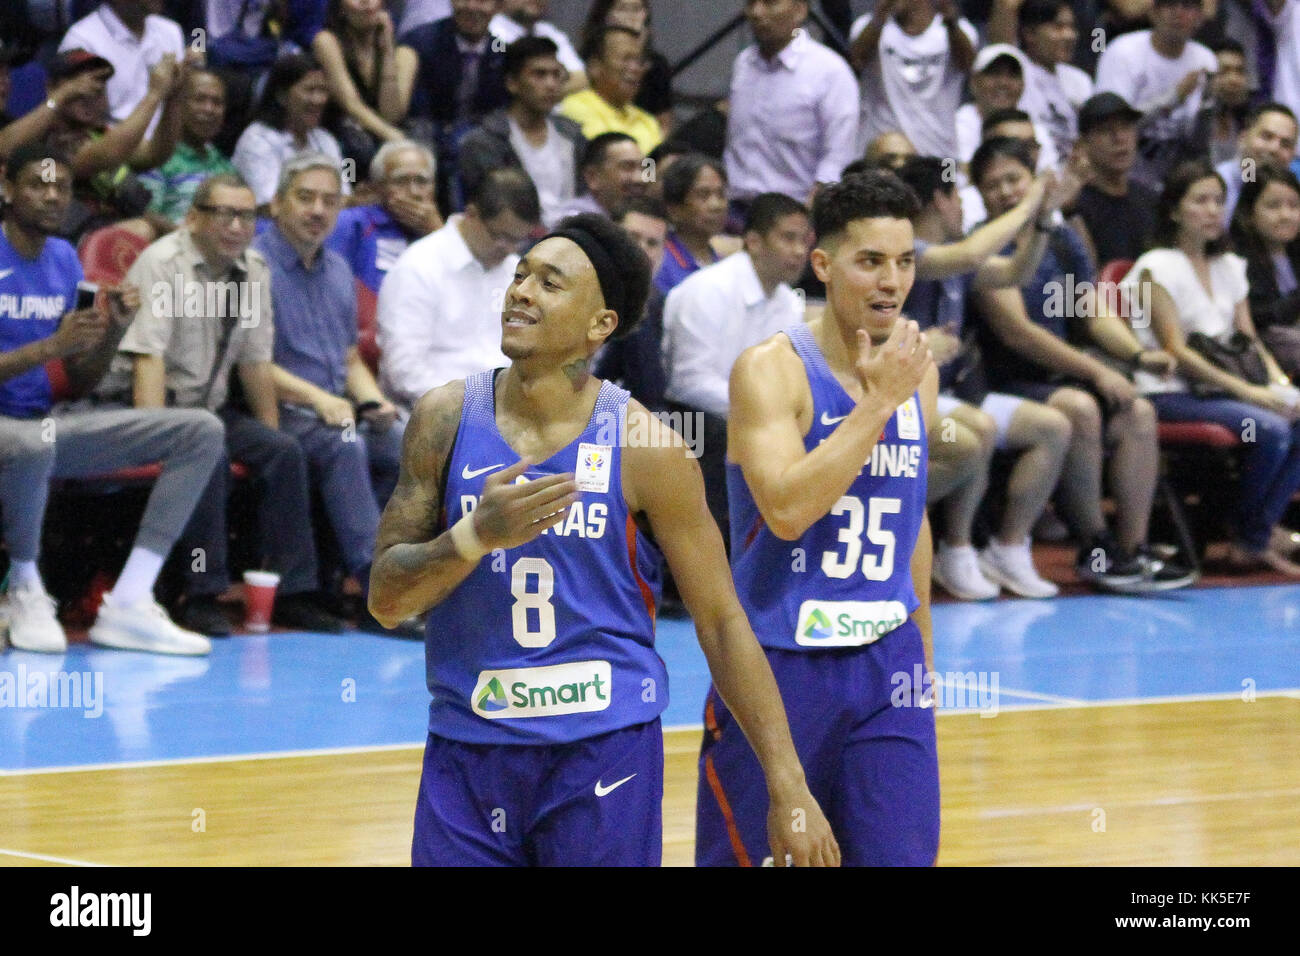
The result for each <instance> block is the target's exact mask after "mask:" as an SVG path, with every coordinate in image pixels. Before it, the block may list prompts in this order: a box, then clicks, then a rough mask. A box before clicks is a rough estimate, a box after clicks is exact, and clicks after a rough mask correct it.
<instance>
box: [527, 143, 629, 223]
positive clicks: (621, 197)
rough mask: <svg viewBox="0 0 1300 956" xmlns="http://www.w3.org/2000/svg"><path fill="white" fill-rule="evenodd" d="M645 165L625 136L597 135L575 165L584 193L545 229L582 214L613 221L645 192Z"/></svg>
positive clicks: (555, 214) (575, 198) (553, 218)
mask: <svg viewBox="0 0 1300 956" xmlns="http://www.w3.org/2000/svg"><path fill="white" fill-rule="evenodd" d="M645 162H646V160H645V157H644V156H643V155H642V154H641V147H640V146H638V145H637V144H636V140H634V139H633V138H632V137H631V136H628V135H627V133H601V134H600V135H599V136H597V137H596V138H595V139H593V140H592V141H591V142H589V143H587V145H586V146H585V147H584V148H583V151H582V158H581V159H580V160H579V161H578V174H579V175H580V176H581V177H582V184H583V186H585V187H586V192H584V193H582V194H581V195H578V196H575V197H574V198H573V199H571V200H569V201H568V202H567V203H566V204H565V205H563V206H561V207H560V209H559V211H558V212H556V213H554V214H553V217H552V219H551V221H550V222H548V223H546V226H547V228H548V229H549V228H551V227H553V226H554V224H555V223H557V222H559V221H560V220H561V219H566V218H568V217H569V216H576V215H579V214H581V213H584V212H592V213H596V214H597V215H599V216H606V217H608V218H610V219H617V218H618V215H619V213H621V212H622V211H623V206H624V205H626V204H627V203H628V201H630V200H631V199H633V198H635V197H637V196H644V195H645V194H646V192H647V189H646V178H647V177H646V167H645Z"/></svg>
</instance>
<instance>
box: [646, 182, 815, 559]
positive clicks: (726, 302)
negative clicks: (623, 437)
mask: <svg viewBox="0 0 1300 956" xmlns="http://www.w3.org/2000/svg"><path fill="white" fill-rule="evenodd" d="M748 216H749V218H748V220H747V221H746V223H745V233H744V240H745V248H744V250H743V251H741V252H737V253H735V254H734V255H731V256H728V257H727V258H725V259H723V260H722V261H721V262H717V263H714V264H713V265H711V266H706V267H704V268H703V269H700V270H699V271H698V272H695V273H693V274H691V275H689V276H687V277H686V278H685V279H684V280H682V282H681V284H680V285H678V286H677V287H676V288H674V289H673V290H672V292H670V293H669V294H668V299H667V301H666V302H665V303H664V334H663V358H664V369H665V371H666V374H667V388H666V389H665V393H664V394H665V397H666V398H667V399H668V402H669V407H670V408H672V409H674V410H680V411H683V412H687V413H690V412H697V411H700V412H704V413H705V416H706V417H705V425H704V435H703V455H702V456H701V458H700V469H701V471H702V472H703V474H704V485H705V493H706V497H707V498H708V501H709V510H710V511H711V512H712V513H713V517H714V520H715V521H717V522H718V527H719V528H720V529H721V530H722V532H723V540H724V541H725V540H727V537H728V535H727V527H728V512H727V494H726V487H727V485H726V421H725V420H726V417H727V412H728V408H729V405H728V403H729V397H728V392H727V384H728V381H729V379H730V377H731V367H732V366H733V365H735V364H736V359H737V358H738V357H739V356H740V353H741V352H743V351H745V349H747V348H749V347H750V346H751V345H757V344H758V343H759V342H761V341H763V340H764V339H766V338H767V337H768V336H771V335H775V334H776V333H777V332H779V331H780V330H781V329H784V328H785V327H786V326H789V325H793V324H795V323H798V322H802V321H803V311H804V310H803V307H804V300H803V296H802V295H800V294H799V293H796V292H795V291H794V289H792V288H791V286H792V285H793V283H795V282H796V281H798V279H799V276H800V275H801V274H802V273H803V270H804V267H805V266H806V265H807V263H808V253H809V251H810V250H811V248H812V228H811V225H810V222H809V218H808V211H807V210H806V209H805V208H804V207H803V205H802V204H801V203H799V202H796V201H795V200H793V199H791V198H790V197H789V196H786V195H784V194H782V193H765V194H763V195H761V196H758V197H756V198H755V199H754V201H753V203H751V204H750V206H749V212H748Z"/></svg>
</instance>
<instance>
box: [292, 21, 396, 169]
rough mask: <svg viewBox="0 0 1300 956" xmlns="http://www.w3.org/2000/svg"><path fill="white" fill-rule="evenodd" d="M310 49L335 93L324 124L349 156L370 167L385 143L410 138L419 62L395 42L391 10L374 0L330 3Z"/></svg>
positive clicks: (326, 83)
mask: <svg viewBox="0 0 1300 956" xmlns="http://www.w3.org/2000/svg"><path fill="white" fill-rule="evenodd" d="M311 51H312V53H313V54H315V56H316V61H317V62H318V63H320V65H321V69H322V70H323V71H324V73H325V85H326V86H327V87H328V88H329V92H330V98H331V103H330V107H329V109H328V110H327V111H326V116H325V120H324V126H325V127H326V129H328V130H329V131H330V132H331V133H333V134H334V138H335V139H337V140H338V141H339V144H340V146H341V148H342V150H343V155H344V156H346V157H347V158H349V159H351V160H353V161H354V162H356V164H357V165H358V166H362V167H365V166H369V165H370V161H371V160H372V159H374V156H375V151H376V150H377V149H379V147H380V146H381V145H383V144H384V143H386V142H393V141H395V140H399V139H405V138H406V134H405V133H403V132H402V130H401V128H400V127H401V124H402V122H403V121H404V120H405V119H406V111H407V109H408V108H409V107H410V104H411V89H412V87H413V86H414V85H415V72H416V68H417V67H418V66H419V61H418V58H417V57H416V55H415V51H414V50H412V49H411V48H410V47H409V46H405V45H398V44H396V43H394V42H393V18H392V17H391V16H390V15H389V13H388V11H387V10H385V9H384V8H383V7H382V6H380V5H379V4H377V3H375V2H374V0H330V2H329V7H328V12H327V13H326V15H325V28H324V29H323V30H321V31H320V32H319V33H317V34H316V37H315V39H313V40H312V41H311Z"/></svg>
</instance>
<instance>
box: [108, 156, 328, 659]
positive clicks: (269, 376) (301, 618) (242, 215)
mask: <svg viewBox="0 0 1300 956" xmlns="http://www.w3.org/2000/svg"><path fill="white" fill-rule="evenodd" d="M255 210H256V200H255V199H254V198H253V191H252V189H250V188H249V186H248V184H247V183H245V182H244V180H243V179H242V178H241V177H240V176H239V175H238V174H236V173H221V174H218V175H216V176H211V177H209V178H208V179H206V180H204V182H203V183H202V184H200V186H199V188H198V190H197V191H196V192H195V194H194V202H193V204H192V205H191V207H190V210H189V212H187V213H186V214H185V220H184V225H182V226H181V228H179V229H177V230H175V231H174V232H171V233H169V234H168V235H166V236H164V237H163V238H161V239H159V240H158V241H157V242H155V243H154V244H153V245H151V246H149V247H148V248H147V249H145V250H144V252H142V253H141V254H140V256H139V258H137V259H136V261H135V262H134V264H133V265H132V266H131V269H130V270H129V272H128V273H127V279H128V281H130V282H132V283H134V284H135V285H136V286H138V287H139V288H140V290H141V302H140V307H139V309H138V310H137V311H136V315H135V318H134V320H133V321H132V322H131V327H130V328H129V329H127V332H126V335H125V336H124V337H123V338H122V342H121V344H120V345H119V346H118V354H117V356H116V357H115V359H114V360H113V365H112V367H111V369H110V371H109V374H108V375H107V376H105V379H104V382H103V384H102V386H101V387H100V390H99V391H100V393H101V395H102V396H104V397H108V398H117V399H125V400H127V401H129V402H131V403H132V404H133V405H135V407H137V408H165V407H174V408H206V409H207V410H209V411H211V412H215V413H216V414H217V415H218V416H219V417H220V418H221V419H222V422H223V423H224V424H225V435H226V441H225V446H226V456H227V457H228V458H229V459H231V460H234V461H238V462H240V463H242V464H243V465H244V466H245V467H247V468H248V469H249V471H250V472H251V473H252V475H253V477H254V479H255V481H256V483H257V488H258V502H257V508H258V513H257V518H258V527H259V542H258V547H259V555H260V557H261V558H262V560H263V561H264V562H265V564H264V567H266V568H268V569H270V570H272V571H275V572H276V573H278V574H279V575H280V586H279V589H278V594H277V597H276V601H275V611H274V616H273V620H274V622H275V623H276V624H279V625H281V626H283V627H291V628H295V629H299V630H311V631H335V632H337V631H341V630H342V629H343V625H342V622H341V621H340V620H339V619H338V618H336V617H334V616H333V615H331V614H329V613H328V612H326V611H325V610H324V609H323V608H321V607H320V606H319V601H318V600H317V598H316V596H315V595H314V593H313V592H315V591H316V590H317V588H318V587H319V581H318V574H317V567H316V549H315V546H314V545H313V542H312V534H311V514H310V510H309V506H310V500H311V499H310V493H309V492H310V486H309V485H308V483H307V481H308V473H307V460H306V458H305V457H304V455H303V452H302V449H301V448H300V447H299V445H298V442H297V441H296V440H295V439H294V438H293V436H291V435H288V434H285V433H284V432H282V431H281V430H280V409H279V405H278V404H277V401H276V386H275V378H274V369H273V365H272V359H273V346H274V325H273V322H272V302H271V281H270V270H269V269H268V268H267V264H266V260H265V259H263V257H262V255H261V254H260V253H258V252H257V251H256V250H253V249H250V248H249V243H250V242H251V241H252V239H253V224H254V221H255V216H256V212H255ZM229 471H230V469H229V467H227V466H226V465H225V464H224V463H223V464H222V465H220V466H218V467H217V469H216V470H215V471H214V472H213V474H212V479H211V481H210V483H209V485H208V487H207V489H206V490H205V491H204V492H203V494H202V496H201V497H200V499H199V503H198V505H197V506H196V507H195V509H194V513H193V515H192V516H191V518H190V523H189V526H188V527H187V528H186V530H185V534H184V535H183V536H182V538H181V542H180V545H179V547H180V550H181V551H182V553H183V554H185V555H187V556H188V557H187V560H186V561H185V568H184V573H185V599H184V603H183V605H182V606H181V607H180V608H179V609H178V611H177V615H178V616H177V620H178V622H179V623H181V624H182V626H184V627H187V628H189V629H190V630H194V631H199V632H201V633H204V634H208V635H211V636H214V637H216V636H225V635H228V634H229V633H230V624H229V621H228V620H227V619H226V617H225V615H224V614H223V613H222V611H221V609H220V607H219V606H218V605H217V600H216V599H217V596H218V595H220V594H221V593H222V592H223V591H225V590H226V589H227V588H228V587H229V586H230V576H229V571H228V566H227V562H226V542H227V531H226V497H227V489H228V482H229V480H230V479H229Z"/></svg>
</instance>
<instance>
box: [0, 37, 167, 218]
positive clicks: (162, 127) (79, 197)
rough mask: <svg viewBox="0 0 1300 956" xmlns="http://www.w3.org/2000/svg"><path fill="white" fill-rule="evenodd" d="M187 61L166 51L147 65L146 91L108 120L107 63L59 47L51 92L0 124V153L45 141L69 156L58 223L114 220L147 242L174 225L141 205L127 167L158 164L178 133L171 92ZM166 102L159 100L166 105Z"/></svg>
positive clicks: (145, 198) (140, 191)
mask: <svg viewBox="0 0 1300 956" xmlns="http://www.w3.org/2000/svg"><path fill="white" fill-rule="evenodd" d="M188 70H189V66H188V64H186V65H183V66H181V67H177V65H176V61H175V60H173V59H172V58H171V56H170V54H169V55H167V56H165V57H163V59H162V60H160V61H159V62H158V63H157V64H156V65H155V66H154V67H153V69H152V70H151V71H150V74H149V75H150V86H149V92H148V93H147V94H146V95H145V97H144V99H142V100H141V101H140V103H139V104H138V105H137V106H136V108H135V110H134V112H132V114H131V115H130V116H129V117H128V118H127V119H126V120H125V121H124V122H122V123H118V124H116V125H114V126H108V125H107V117H108V105H107V100H106V98H105V92H104V91H105V84H106V83H107V81H108V79H109V77H110V76H111V75H112V72H113V67H112V65H111V64H110V63H109V62H108V61H107V60H104V59H103V58H102V57H98V56H95V55H94V54H92V53H88V52H86V51H85V50H68V51H65V52H63V53H60V54H58V55H57V56H56V57H55V58H54V60H53V61H52V62H51V63H50V66H49V75H50V83H51V94H50V98H49V99H48V100H46V102H45V103H44V104H42V105H41V106H38V107H37V108H36V109H34V110H32V111H31V112H30V113H28V114H27V115H26V116H24V117H22V118H20V119H17V120H15V121H14V122H12V123H10V124H9V125H8V126H6V127H5V128H4V129H3V130H0V155H5V154H8V153H10V152H12V151H13V150H14V149H15V148H17V147H18V146H19V145H21V144H24V143H37V142H41V141H46V142H49V143H51V144H52V145H54V146H55V147H57V148H58V149H59V150H60V151H62V152H64V153H66V154H67V155H69V156H71V157H72V171H73V176H74V182H73V201H72V203H71V204H70V205H69V206H68V207H67V213H66V217H65V220H64V223H63V224H62V226H60V228H59V233H60V235H62V236H64V237H65V238H74V239H75V238H77V237H79V236H80V235H82V233H84V232H88V231H90V230H92V229H95V228H97V227H99V226H102V225H107V224H109V223H113V224H116V225H119V226H121V227H122V228H124V229H128V230H130V231H132V232H135V233H136V234H137V235H139V236H141V237H143V238H145V239H148V240H149V241H152V240H153V238H154V237H155V236H156V235H159V234H161V233H164V232H167V231H168V230H170V229H171V228H172V224H171V222H170V221H169V220H167V219H164V218H163V217H161V216H156V215H153V214H151V213H148V212H147V207H148V205H149V199H150V195H149V191H148V190H147V189H146V188H145V187H144V186H143V185H141V183H140V181H139V179H138V178H137V177H136V176H135V174H134V173H133V172H132V170H143V169H149V168H152V167H154V166H158V165H161V164H162V163H163V162H164V161H165V160H166V158H167V157H168V156H170V155H171V153H172V151H173V150H174V149H175V147H176V142H177V138H178V137H179V135H180V116H181V105H180V99H179V97H178V96H176V95H175V93H176V92H177V90H178V83H179V81H180V80H181V79H183V74H184V73H185V72H187V71H188ZM164 104H165V105H164ZM160 105H164V110H163V121H162V122H161V123H159V124H158V126H157V128H156V129H155V131H154V134H153V137H152V138H150V139H145V129H146V128H147V127H148V125H149V118H150V117H151V116H153V114H154V113H155V112H156V111H157V109H158V107H159V106H160Z"/></svg>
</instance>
